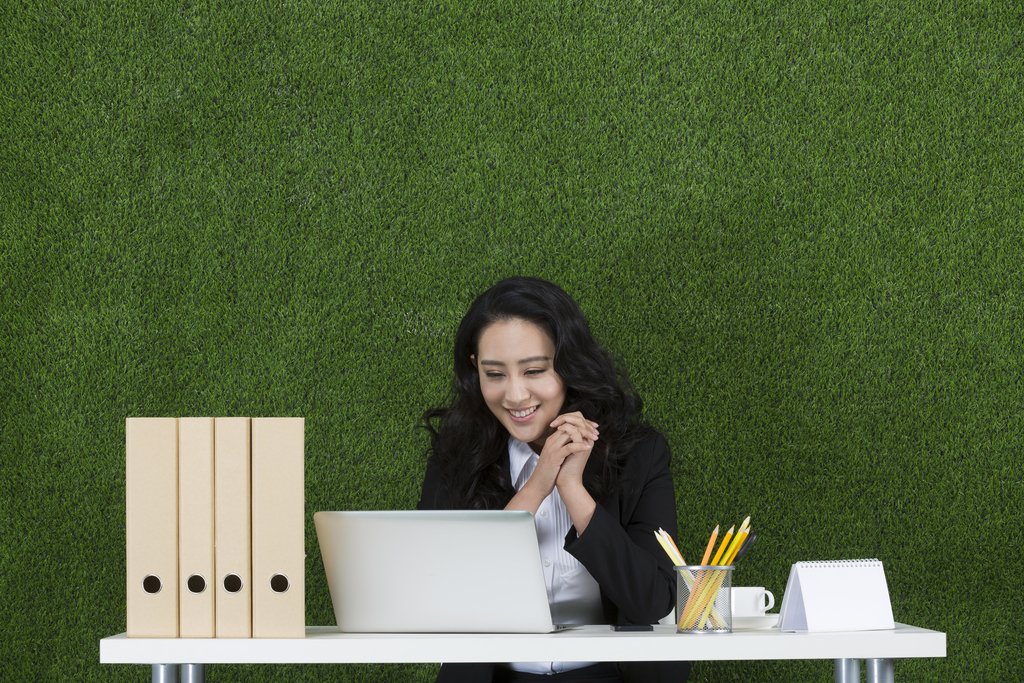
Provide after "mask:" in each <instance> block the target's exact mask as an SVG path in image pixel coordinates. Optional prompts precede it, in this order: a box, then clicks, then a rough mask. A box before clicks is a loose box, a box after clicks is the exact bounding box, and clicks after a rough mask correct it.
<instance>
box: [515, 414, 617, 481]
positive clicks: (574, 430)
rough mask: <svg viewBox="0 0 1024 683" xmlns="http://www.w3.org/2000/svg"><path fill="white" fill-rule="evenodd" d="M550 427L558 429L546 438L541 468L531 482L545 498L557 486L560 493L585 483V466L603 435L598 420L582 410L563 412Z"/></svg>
mask: <svg viewBox="0 0 1024 683" xmlns="http://www.w3.org/2000/svg"><path fill="white" fill-rule="evenodd" d="M550 426H551V427H554V429H555V432H554V433H553V434H551V435H550V436H549V437H548V438H547V439H546V440H545V442H544V448H542V449H541V452H540V458H539V460H538V461H537V467H536V469H534V471H533V474H532V475H531V476H530V479H529V481H528V482H527V485H529V486H531V487H535V492H536V494H538V495H540V496H541V498H542V499H543V498H546V497H547V496H548V495H550V494H551V492H552V491H553V490H554V488H555V487H556V486H557V487H558V489H559V491H560V492H562V491H564V489H566V488H573V487H577V486H578V487H582V486H583V469H584V468H585V467H586V465H587V460H588V459H589V458H590V453H591V452H592V450H593V448H594V442H595V441H596V440H597V438H598V436H599V434H600V433H599V432H598V431H597V423H596V422H591V421H590V420H588V419H586V418H585V417H583V413H580V412H578V411H577V412H575V413H565V414H564V415H559V416H558V417H556V418H555V419H554V421H552V422H551V425H550Z"/></svg>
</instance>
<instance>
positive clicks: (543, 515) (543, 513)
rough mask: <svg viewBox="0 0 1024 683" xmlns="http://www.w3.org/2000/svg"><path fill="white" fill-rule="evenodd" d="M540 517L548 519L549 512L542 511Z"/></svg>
mask: <svg viewBox="0 0 1024 683" xmlns="http://www.w3.org/2000/svg"><path fill="white" fill-rule="evenodd" d="M540 516H541V517H547V516H548V511H547V510H541V511H540Z"/></svg>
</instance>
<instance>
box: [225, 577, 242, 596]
mask: <svg viewBox="0 0 1024 683" xmlns="http://www.w3.org/2000/svg"><path fill="white" fill-rule="evenodd" d="M224 590H226V591H227V592H228V593H237V592H238V591H240V590H242V579H241V577H239V576H238V574H228V575H227V576H225V577H224Z"/></svg>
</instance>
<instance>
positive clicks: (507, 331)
mask: <svg viewBox="0 0 1024 683" xmlns="http://www.w3.org/2000/svg"><path fill="white" fill-rule="evenodd" d="M472 358H473V362H474V364H475V365H476V368H477V372H479V373H480V391H481V392H482V393H483V396H484V401H485V402H486V403H487V407H488V408H490V409H491V412H492V413H494V415H495V417H497V418H498V420H499V421H500V422H501V424H503V425H504V426H505V429H507V430H508V432H509V434H511V435H512V436H513V437H515V438H516V439H518V440H519V441H524V442H526V443H528V444H530V447H531V448H533V450H534V452H536V453H540V451H541V449H542V448H543V447H544V440H545V439H547V437H548V436H550V435H551V434H552V433H554V431H555V430H554V429H552V428H551V427H550V426H549V425H550V424H551V422H552V421H553V420H554V419H555V418H556V417H558V416H559V414H560V411H561V410H562V404H563V403H564V402H565V385H564V384H563V383H562V379H561V378H560V377H559V376H558V375H557V374H555V343H554V341H553V340H552V339H551V337H549V336H548V335H547V333H546V332H545V331H544V330H542V329H541V328H540V327H538V326H537V325H535V324H533V323H530V322H526V321H525V320H519V319H513V320H506V321H501V322H496V323H494V324H492V325H490V326H489V327H486V328H484V331H483V332H482V333H481V334H480V341H479V343H478V346H477V355H476V356H473V357H472Z"/></svg>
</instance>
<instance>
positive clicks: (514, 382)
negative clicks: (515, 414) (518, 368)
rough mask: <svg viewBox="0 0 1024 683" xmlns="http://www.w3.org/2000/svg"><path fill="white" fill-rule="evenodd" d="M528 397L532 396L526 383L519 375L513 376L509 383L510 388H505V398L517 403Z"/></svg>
mask: <svg viewBox="0 0 1024 683" xmlns="http://www.w3.org/2000/svg"><path fill="white" fill-rule="evenodd" d="M528 398H530V392H529V390H528V389H527V388H526V383H525V382H523V380H522V379H520V378H518V377H513V378H512V379H511V380H510V381H509V383H508V388H507V389H506V390H505V400H506V401H508V402H509V403H512V404H517V403H519V402H521V401H525V400H527V399H528Z"/></svg>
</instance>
